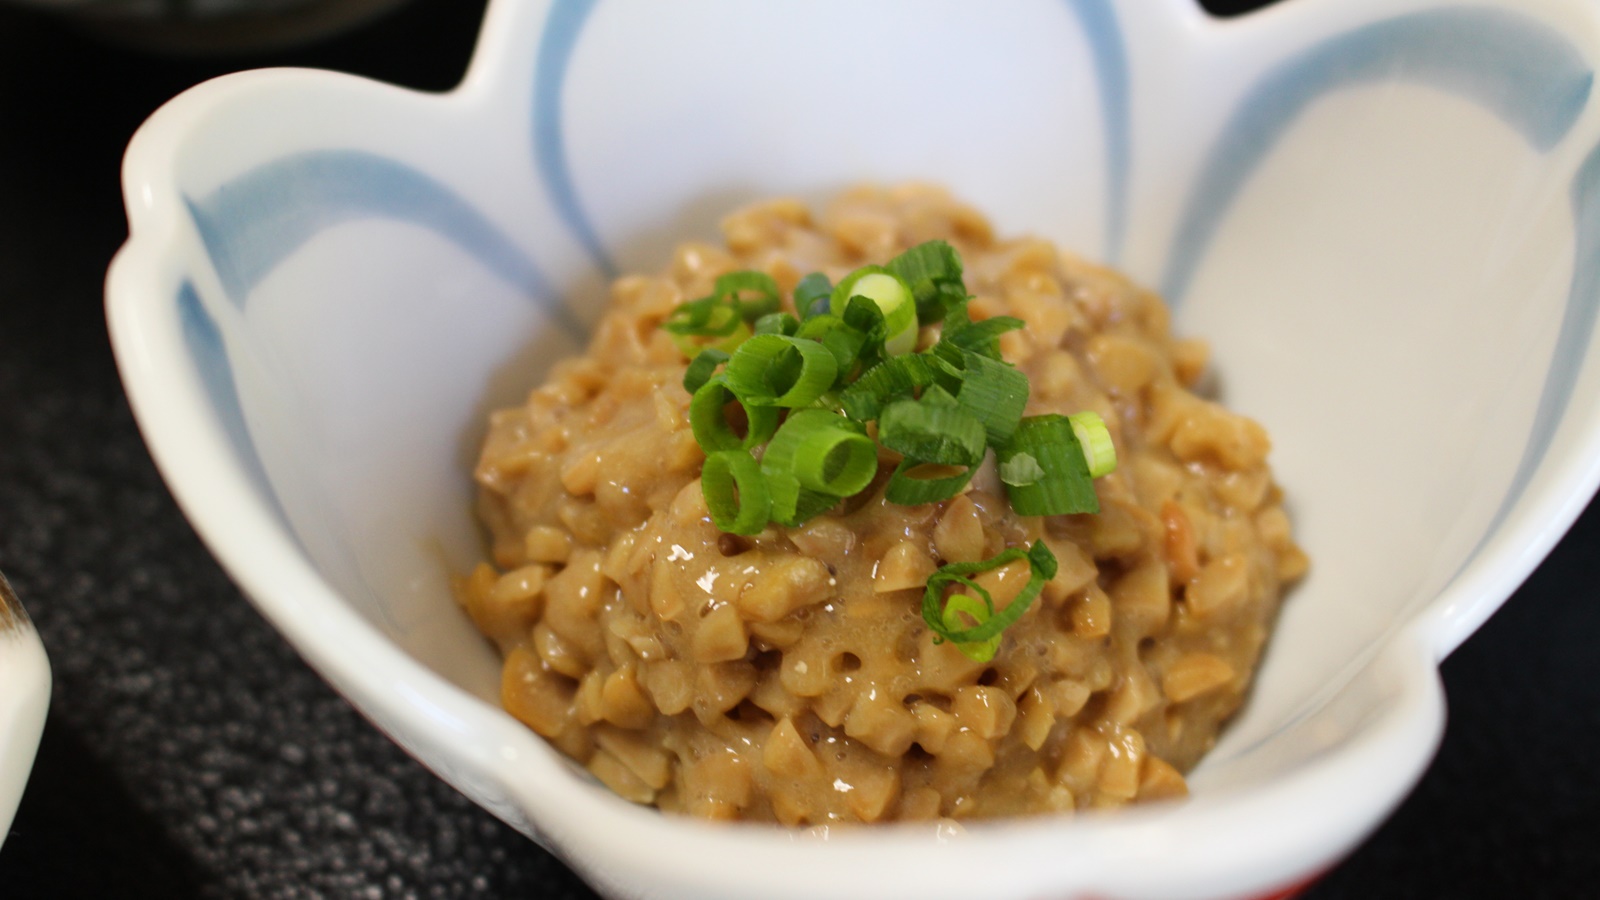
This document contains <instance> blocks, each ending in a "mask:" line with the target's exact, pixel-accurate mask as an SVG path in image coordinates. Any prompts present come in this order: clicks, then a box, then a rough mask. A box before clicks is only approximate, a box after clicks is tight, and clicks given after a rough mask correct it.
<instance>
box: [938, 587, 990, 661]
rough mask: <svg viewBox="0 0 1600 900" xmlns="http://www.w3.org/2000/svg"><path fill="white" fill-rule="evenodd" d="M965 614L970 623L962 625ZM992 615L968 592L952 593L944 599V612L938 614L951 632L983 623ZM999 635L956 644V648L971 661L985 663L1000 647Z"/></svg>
mask: <svg viewBox="0 0 1600 900" xmlns="http://www.w3.org/2000/svg"><path fill="white" fill-rule="evenodd" d="M962 616H966V617H968V618H969V619H971V620H972V625H964V624H963V623H962V621H961V617H962ZM991 618H993V616H991V615H990V614H989V610H988V608H987V607H985V606H984V605H983V604H982V603H979V602H978V601H977V598H975V597H972V596H971V595H969V594H952V595H950V596H949V597H948V598H946V599H945V601H944V613H943V614H942V615H941V616H940V619H941V621H943V623H944V627H945V628H946V629H948V630H950V631H952V632H954V631H963V630H965V629H967V628H972V627H976V626H979V625H983V624H984V623H986V622H988V621H989V620H990V619H991ZM1000 638H1001V636H1000V635H998V634H997V635H995V636H994V637H992V638H989V639H988V640H986V641H969V642H967V643H964V644H956V649H957V650H960V651H961V654H962V655H963V656H965V657H966V658H967V659H970V660H972V661H973V662H981V663H986V662H988V661H989V660H991V659H994V654H995V651H997V650H999V649H1000Z"/></svg>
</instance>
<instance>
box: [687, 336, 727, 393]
mask: <svg viewBox="0 0 1600 900" xmlns="http://www.w3.org/2000/svg"><path fill="white" fill-rule="evenodd" d="M727 361H728V353H727V352H726V351H723V350H718V349H717V348H715V347H707V348H706V349H704V350H701V351H700V354H699V355H698V356H696V357H695V358H694V361H692V362H690V363H689V368H687V369H685V370H684V373H683V389H684V390H686V391H688V392H689V393H691V394H693V393H694V392H695V391H698V390H700V389H701V388H702V387H704V386H705V383H706V382H708V381H710V380H711V376H712V375H714V374H716V371H717V366H720V365H722V364H723V363H725V362H727Z"/></svg>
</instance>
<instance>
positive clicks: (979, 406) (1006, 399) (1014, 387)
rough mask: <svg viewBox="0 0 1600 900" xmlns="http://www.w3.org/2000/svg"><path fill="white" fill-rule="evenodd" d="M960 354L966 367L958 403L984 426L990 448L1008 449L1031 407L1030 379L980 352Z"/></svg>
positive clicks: (1012, 367) (967, 351) (965, 351)
mask: <svg viewBox="0 0 1600 900" xmlns="http://www.w3.org/2000/svg"><path fill="white" fill-rule="evenodd" d="M960 353H961V357H962V363H963V368H962V378H961V390H960V391H958V392H957V393H956V401H957V402H959V403H960V404H961V408H962V409H964V410H966V411H967V412H969V413H972V414H973V415H974V416H976V417H977V418H978V420H979V421H981V422H982V423H983V427H984V429H985V430H986V431H987V432H988V434H989V445H990V446H992V447H1002V446H1005V444H1006V443H1007V442H1008V441H1010V440H1011V433H1012V432H1013V431H1015V430H1016V427H1017V422H1018V421H1020V420H1021V419H1022V411H1023V410H1024V409H1026V408H1027V406H1028V376H1026V375H1024V374H1022V372H1021V371H1019V370H1018V369H1017V368H1016V367H1014V366H1011V365H1008V364H1006V363H1003V362H1000V361H998V360H993V359H990V358H989V357H987V356H984V355H983V354H981V353H977V352H975V351H972V350H961V351H960Z"/></svg>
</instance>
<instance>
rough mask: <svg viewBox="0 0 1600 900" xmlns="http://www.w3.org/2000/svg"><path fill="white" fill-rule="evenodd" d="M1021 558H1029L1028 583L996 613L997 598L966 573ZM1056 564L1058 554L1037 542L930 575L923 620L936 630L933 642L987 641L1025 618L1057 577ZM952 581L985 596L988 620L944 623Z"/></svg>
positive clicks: (924, 600)
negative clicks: (944, 600) (958, 624)
mask: <svg viewBox="0 0 1600 900" xmlns="http://www.w3.org/2000/svg"><path fill="white" fill-rule="evenodd" d="M1019 559H1026V560H1027V561H1028V570H1029V574H1028V583H1027V584H1025V585H1023V587H1022V590H1021V591H1019V592H1018V593H1017V596H1016V597H1014V598H1013V599H1012V600H1011V603H1010V604H1009V605H1007V606H1006V608H1005V609H1003V610H1000V611H998V612H997V611H996V610H995V608H994V597H992V596H990V594H989V592H988V591H987V590H984V588H983V586H982V585H980V584H978V583H977V582H975V581H973V580H972V579H971V578H968V577H967V576H969V575H976V574H979V573H982V572H987V571H989V570H990V569H998V568H1000V567H1001V566H1003V565H1006V564H1007V563H1010V562H1014V561H1016V560H1019ZM1056 566H1057V564H1056V557H1055V554H1053V553H1051V552H1050V548H1049V547H1046V546H1045V544H1044V541H1034V543H1033V546H1032V547H1029V548H1028V549H1027V550H1026V551H1024V550H1023V549H1022V548H1021V547H1012V548H1011V549H1009V550H1005V551H1002V552H1001V553H999V554H997V555H995V556H991V557H990V558H988V559H986V560H983V561H981V562H972V563H950V564H949V565H946V566H942V567H940V568H939V569H938V570H937V571H935V572H934V573H933V574H932V575H930V576H928V585H927V587H926V588H925V589H924V590H923V592H922V620H923V621H924V622H925V623H927V625H928V628H929V629H930V630H932V631H933V633H934V643H942V642H944V641H951V642H953V643H956V644H975V643H979V642H982V641H987V640H989V639H990V638H993V637H996V636H998V635H999V634H1000V633H1001V632H1003V631H1005V630H1006V629H1007V628H1010V627H1011V626H1012V624H1014V623H1015V622H1016V621H1017V620H1018V619H1020V618H1022V614H1023V613H1025V612H1027V611H1028V607H1029V606H1031V605H1032V604H1033V601H1034V598H1036V597H1038V596H1039V592H1040V591H1041V590H1043V589H1044V584H1045V582H1047V581H1049V580H1050V579H1052V578H1054V577H1056ZM951 584H959V585H962V586H963V587H966V588H970V589H971V590H973V591H974V592H976V593H977V594H978V596H980V597H982V598H983V604H984V610H985V612H987V613H988V614H989V618H988V620H987V621H985V622H983V623H981V624H978V625H974V626H973V627H971V628H963V629H957V628H951V627H948V626H947V625H946V624H945V620H944V611H943V603H942V602H941V600H942V595H943V594H944V590H945V588H946V586H948V585H951ZM975 618H976V617H975Z"/></svg>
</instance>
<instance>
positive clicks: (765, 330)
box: [755, 312, 800, 337]
mask: <svg viewBox="0 0 1600 900" xmlns="http://www.w3.org/2000/svg"><path fill="white" fill-rule="evenodd" d="M799 330H800V320H799V319H796V318H795V317H794V316H792V315H790V314H788V313H786V312H775V313H767V314H766V315H764V316H762V317H761V318H759V319H757V320H756V325H755V333H756V334H781V335H784V336H785V337H788V336H791V335H793V334H794V333H795V332H797V331H799Z"/></svg>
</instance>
